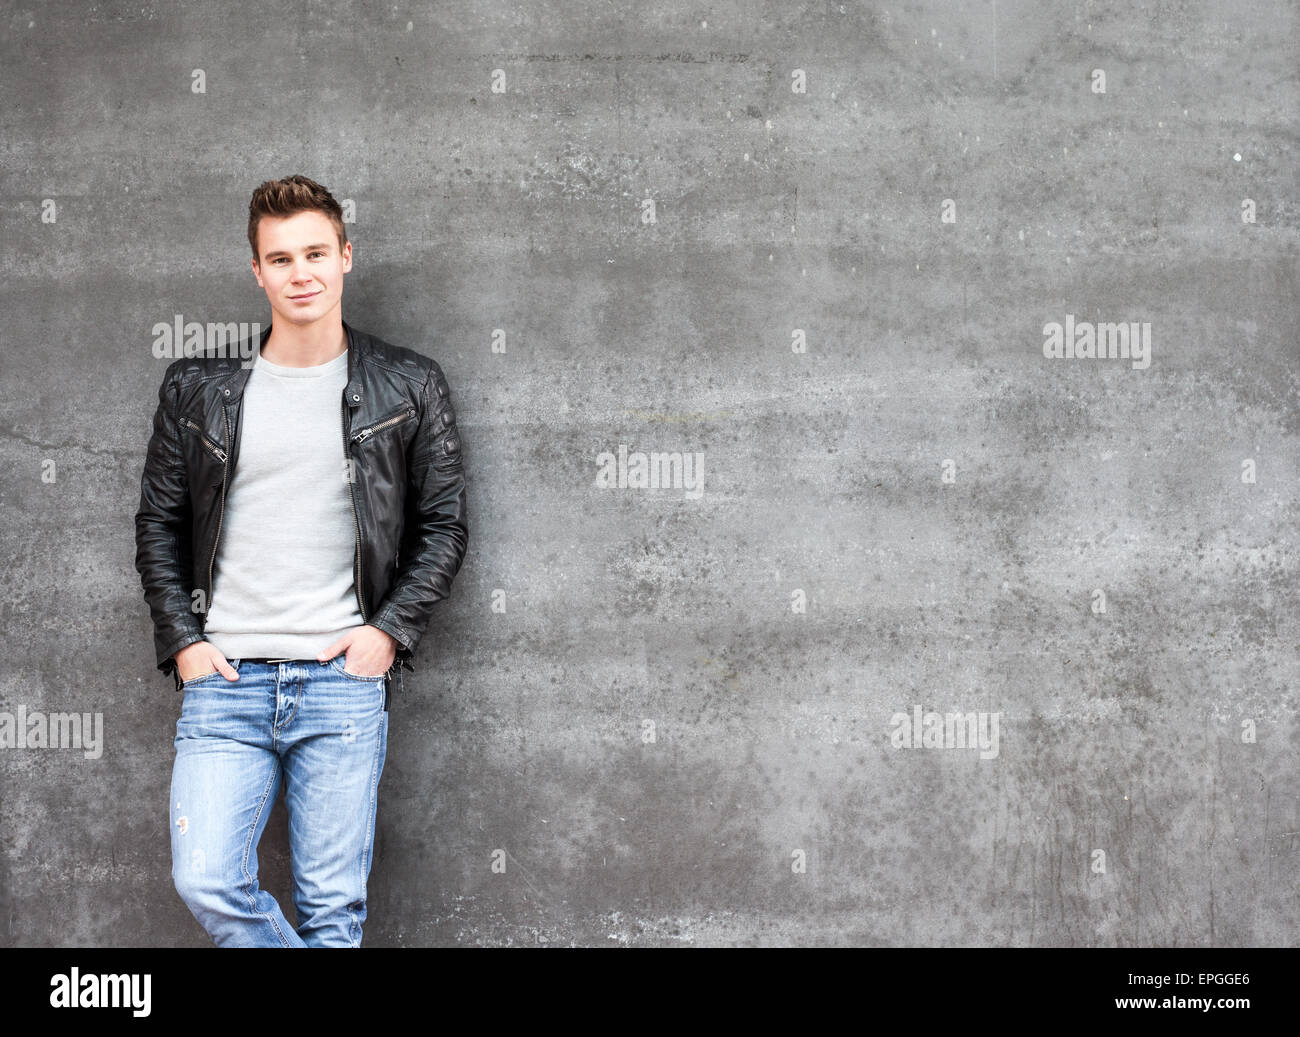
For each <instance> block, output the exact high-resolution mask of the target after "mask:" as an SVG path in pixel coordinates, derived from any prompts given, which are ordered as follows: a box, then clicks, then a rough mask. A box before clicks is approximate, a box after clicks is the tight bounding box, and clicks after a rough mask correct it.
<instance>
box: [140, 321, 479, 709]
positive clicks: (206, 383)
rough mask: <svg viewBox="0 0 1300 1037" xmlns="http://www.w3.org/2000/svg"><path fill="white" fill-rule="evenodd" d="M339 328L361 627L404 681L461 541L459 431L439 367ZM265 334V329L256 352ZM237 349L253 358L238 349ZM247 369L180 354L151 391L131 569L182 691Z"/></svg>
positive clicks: (165, 666) (160, 655) (235, 446)
mask: <svg viewBox="0 0 1300 1037" xmlns="http://www.w3.org/2000/svg"><path fill="white" fill-rule="evenodd" d="M343 328H344V330H345V331H346V332H347V336H348V383H347V387H346V388H345V389H344V392H343V398H342V402H341V405H342V408H343V448H344V452H345V455H346V456H347V457H349V458H351V459H352V462H353V466H354V468H353V480H352V482H351V484H350V486H349V490H350V492H351V495H352V506H353V512H354V515H355V517H356V529H357V549H356V554H355V556H354V558H353V563H352V575H353V580H354V582H355V585H356V591H357V603H358V605H359V607H360V610H361V616H362V619H363V621H364V622H366V623H368V624H370V625H371V626H376V627H378V628H379V629H380V630H384V631H386V632H387V633H389V634H391V635H392V636H393V637H394V638H396V640H397V642H398V648H397V655H396V658H395V659H394V660H393V665H392V666H391V667H390V668H389V675H390V677H391V675H392V674H393V672H394V670H396V671H398V675H399V676H400V670H401V668H402V667H403V666H404V667H405V668H406V669H408V670H411V671H414V670H415V666H414V665H413V663H412V662H411V656H412V654H413V653H414V651H415V648H416V645H417V644H418V643H419V640H420V637H421V635H422V634H423V633H424V628H425V626H426V624H427V623H428V621H429V618H430V615H431V614H432V612H433V606H434V605H435V604H436V603H437V602H439V601H441V600H442V599H443V598H446V597H447V595H448V594H449V593H450V591H451V582H452V579H453V578H454V577H455V575H456V573H457V572H458V571H459V569H460V564H461V561H462V560H463V559H464V557H465V547H466V545H467V544H468V542H469V525H468V521H467V516H466V502H465V475H464V469H463V466H462V463H461V449H460V436H459V434H458V433H457V431H456V414H455V411H454V410H453V409H452V405H451V393H450V390H449V389H448V387H447V380H446V378H444V377H443V374H442V369H441V368H440V367H439V366H438V365H437V363H435V362H434V361H433V360H431V359H430V358H429V357H426V356H423V355H421V354H419V353H416V352H415V351H414V350H410V349H404V348H402V347H400V346H393V345H389V344H388V343H387V342H384V341H383V340H382V339H379V338H375V337H374V336H373V335H367V334H366V333H365V332H363V331H359V330H357V329H355V328H352V327H349V326H348V324H347V322H346V321H344V322H343ZM270 333H271V329H270V328H267V329H266V330H265V331H264V332H263V333H262V337H261V342H260V343H259V344H258V348H259V349H260V348H261V345H262V344H264V343H265V342H266V340H267V337H268V336H269V335H270ZM232 352H233V350H232ZM243 355H251V353H250V352H249V351H248V350H247V347H246V344H245V348H244V350H243ZM251 370H252V368H251V367H245V366H243V362H242V361H241V359H240V356H238V355H236V356H231V357H215V358H214V357H194V358H184V359H180V360H175V361H173V362H172V363H171V365H170V366H169V367H168V368H167V373H166V375H165V376H164V377H163V382H162V386H161V387H160V388H159V390H158V410H157V411H156V413H155V414H154V418H153V435H152V437H151V438H150V440H149V449H148V453H147V455H146V459H145V466H144V474H143V476H142V477H141V479H140V508H139V510H138V511H137V512H136V516H135V543H136V556H135V566H136V568H137V569H138V570H139V572H140V579H141V582H142V583H143V585H144V598H145V601H146V602H148V604H149V611H150V613H151V614H152V617H153V624H154V649H155V653H156V655H157V665H158V669H159V670H161V671H162V672H163V673H164V674H167V673H171V674H173V676H174V677H175V679H176V688H177V690H180V687H181V680H180V674H179V673H178V672H177V670H176V663H175V661H174V660H173V658H172V656H174V655H175V654H176V653H177V652H178V651H180V649H182V648H184V647H185V646H186V645H188V644H191V643H193V642H195V641H201V640H203V626H204V621H205V619H206V614H207V603H208V602H210V601H211V600H212V567H213V563H214V562H215V561H216V553H217V543H218V539H219V537H220V535H221V519H222V511H223V509H224V507H225V503H226V492H227V490H228V489H229V487H230V481H231V479H232V478H233V477H234V474H235V466H236V464H237V463H238V461H239V435H240V427H241V418H242V415H243V394H244V386H245V385H246V384H247V382H248V376H249V373H250V372H251ZM304 533H306V534H308V535H309V534H310V531H309V530H305V531H304ZM200 591H201V592H202V593H199V592H200Z"/></svg>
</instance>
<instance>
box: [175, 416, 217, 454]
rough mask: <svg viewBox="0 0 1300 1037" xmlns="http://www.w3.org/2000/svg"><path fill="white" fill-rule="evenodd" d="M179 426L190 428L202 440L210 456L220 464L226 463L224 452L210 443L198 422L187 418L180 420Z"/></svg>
mask: <svg viewBox="0 0 1300 1037" xmlns="http://www.w3.org/2000/svg"><path fill="white" fill-rule="evenodd" d="M181 424H182V425H184V426H185V427H186V428H192V429H193V430H194V431H195V432H197V433H198V434H199V438H200V439H201V440H203V445H204V446H205V447H207V448H208V450H209V452H210V453H211V454H212V456H213V457H215V458H216V459H217V460H218V461H220V462H221V463H222V464H225V463H226V452H225V451H224V450H222V449H221V447H219V446H217V444H216V443H214V442H212V440H210V439H209V438H208V434H207V433H206V432H204V431H203V428H202V427H201V426H200V425H199V424H198V422H196V421H192V420H191V419H189V418H181Z"/></svg>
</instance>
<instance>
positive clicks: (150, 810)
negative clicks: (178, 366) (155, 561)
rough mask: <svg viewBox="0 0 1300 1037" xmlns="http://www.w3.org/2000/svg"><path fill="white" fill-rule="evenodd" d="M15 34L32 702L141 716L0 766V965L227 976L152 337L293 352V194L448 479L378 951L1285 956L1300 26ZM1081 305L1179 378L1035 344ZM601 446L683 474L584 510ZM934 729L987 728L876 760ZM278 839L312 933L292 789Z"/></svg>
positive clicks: (991, 13)
mask: <svg viewBox="0 0 1300 1037" xmlns="http://www.w3.org/2000/svg"><path fill="white" fill-rule="evenodd" d="M0 14H2V15H3V22H2V23H0V24H3V28H4V31H3V42H2V43H0V48H2V49H0V80H2V85H3V96H4V97H5V100H6V104H5V106H4V107H3V109H0V119H2V120H3V131H2V136H3V143H4V147H3V151H2V152H0V230H2V232H3V238H4V241H5V244H6V247H5V248H4V250H3V251H2V252H0V264H3V274H4V276H3V280H2V281H0V300H2V307H3V314H4V319H3V321H0V340H2V341H0V364H2V365H3V367H2V373H3V391H4V417H3V422H2V428H0V432H2V433H3V435H2V436H0V453H2V455H3V470H2V472H0V536H2V537H3V544H4V552H5V558H6V561H5V577H4V594H3V598H2V600H0V630H2V633H0V645H2V647H0V662H2V663H3V665H0V710H7V711H9V712H11V713H14V712H15V711H16V710H17V709H18V707H19V706H23V707H24V708H26V709H28V710H46V711H51V710H68V711H85V712H95V711H98V712H101V713H102V715H103V719H104V725H105V727H104V745H103V750H102V754H101V755H99V756H98V757H97V758H87V757H86V755H85V753H84V752H81V751H75V750H67V749H63V750H52V749H47V750H38V749H32V748H25V749H23V748H18V747H16V746H13V747H9V748H6V749H3V750H0V780H2V784H0V908H2V909H3V911H2V914H0V943H5V944H10V945H25V946H34V945H117V944H126V943H131V944H143V945H159V946H161V945H173V944H181V945H195V946H202V945H205V944H206V943H207V942H208V941H207V937H206V936H205V934H204V933H203V931H202V930H201V929H200V928H199V927H198V925H197V924H196V923H195V922H194V921H193V919H192V918H191V917H190V915H189V913H188V911H187V910H186V908H185V907H184V905H183V904H182V903H181V901H180V900H179V898H178V897H177V896H176V894H175V892H174V890H173V888H172V886H171V882H170V874H169V872H170V854H169V847H168V833H167V828H166V826H167V823H168V809H167V793H168V783H169V780H170V772H171V764H172V755H173V749H172V744H171V740H172V737H173V735H174V732H175V721H176V717H177V715H178V712H179V708H180V700H179V698H178V697H177V696H176V694H175V692H174V691H173V689H172V683H171V681H170V680H169V679H164V678H162V677H160V676H159V674H158V673H157V672H156V671H155V669H154V666H153V659H152V642H151V636H150V626H149V621H148V614H147V610H146V609H145V607H144V603H143V600H142V597H141V593H140V586H139V580H138V578H137V576H136V573H135V571H134V567H133V558H134V550H135V547H134V539H133V537H134V532H133V525H132V516H133V513H134V509H135V507H136V504H137V500H138V495H139V480H140V472H141V468H142V465H143V457H144V447H145V443H146V441H147V438H148V434H149V422H150V418H151V416H152V411H153V407H154V404H155V400H156V393H157V388H158V383H159V381H160V379H161V377H162V373H163V370H164V368H165V366H166V363H167V361H166V360H158V359H155V358H154V357H153V356H152V355H151V343H152V341H153V335H152V333H151V328H152V327H153V325H154V324H155V323H156V322H159V321H170V320H172V319H173V317H174V315H176V314H181V315H183V317H184V319H186V320H197V321H229V320H235V321H267V320H269V319H270V314H269V309H268V307H267V305H266V299H265V296H264V294H263V293H262V292H261V290H260V289H258V287H257V285H256V284H255V282H254V280H253V278H252V275H251V273H250V271H249V269H248V264H249V256H248V246H247V243H246V241H245V238H244V224H245V219H246V214H247V204H248V198H249V195H250V193H251V192H252V189H253V188H254V187H255V186H256V185H257V184H258V183H260V182H261V181H262V180H264V179H267V178H269V177H273V176H282V175H287V174H289V173H294V172H301V173H305V174H307V175H309V176H311V177H313V178H315V179H317V180H319V181H321V182H322V183H324V184H325V185H327V186H328V187H330V189H331V190H332V191H333V192H334V193H335V195H336V196H337V197H338V198H339V199H340V200H344V199H348V200H351V203H352V205H353V206H354V207H355V216H354V219H353V220H352V222H351V224H350V226H349V233H350V235H351V236H352V238H353V240H354V248H355V267H354V270H353V272H352V273H351V274H350V275H349V276H348V279H347V288H346V292H345V298H344V316H345V318H346V319H348V320H349V321H350V322H352V323H354V324H355V325H357V326H358V327H361V328H363V329H366V330H368V331H371V332H373V333H375V334H378V335H380V336H382V337H383V338H386V339H388V340H389V341H392V342H395V343H398V344H401V345H406V346H410V347H413V348H415V349H418V350H420V351H422V352H425V353H427V354H429V355H430V356H433V357H435V358H436V359H437V360H438V361H439V362H440V363H441V364H442V366H443V368H444V370H445V371H446V374H447V377H448V380H449V382H450V384H451V388H452V393H453V398H454V400H455V404H456V410H457V414H458V416H459V420H460V425H461V429H462V432H463V436H464V444H465V458H466V465H467V470H468V473H469V486H470V507H471V523H472V527H471V544H470V550H469V554H468V556H467V558H466V561H465V565H464V568H463V569H462V571H461V574H460V576H459V578H458V580H457V582H456V586H455V592H454V594H453V596H452V598H451V600H450V601H448V602H447V603H445V605H444V606H443V607H442V608H441V611H440V613H439V615H438V617H437V619H436V620H435V622H434V623H433V625H432V626H431V628H430V630H429V632H428V634H427V636H426V639H425V641H424V644H423V646H422V648H421V651H420V655H419V665H420V668H421V670H420V673H419V674H418V676H417V677H416V678H414V679H408V680H407V681H406V684H405V689H404V694H403V696H402V697H401V698H400V699H399V700H397V701H396V702H395V704H394V707H393V713H392V729H391V735H390V744H389V754H388V762H387V766H386V769H385V772H384V775H383V780H382V783H381V786H380V810H379V820H378V832H377V850H376V859H375V864H374V870H373V872H372V876H371V898H370V921H369V923H368V927H367V932H366V942H367V944H368V945H374V946H385V945H387V946H391V945H402V946H414V945H426V944H439V945H454V944H492V945H497V944H515V945H520V944H524V945H532V944H550V945H557V944H560V945H567V944H570V943H573V944H581V945H588V944H589V945H599V946H612V945H625V944H634V945H635V944H663V945H711V944H845V943H855V944H857V943H860V944H870V945H902V944H927V945H928V944H957V945H1017V946H1018V945H1106V946H1112V945H1134V944H1138V945H1174V944H1177V945H1245V944H1287V945H1293V944H1295V943H1297V936H1298V933H1300V899H1298V896H1297V879H1296V875H1297V871H1296V866H1297V861H1300V856H1298V855H1300V835H1297V832H1300V800H1298V796H1300V786H1298V785H1297V778H1298V777H1300V773H1298V772H1300V767H1298V766H1297V764H1298V762H1300V761H1298V758H1297V757H1298V751H1297V735H1298V734H1300V732H1298V731H1297V724H1296V703H1297V676H1298V674H1300V668H1298V667H1297V647H1298V644H1300V639H1298V636H1297V635H1298V633H1300V627H1298V624H1297V603H1298V599H1300V581H1298V580H1297V559H1296V520H1297V517H1298V516H1300V497H1298V494H1297V485H1298V484H1297V467H1298V464H1297V462H1298V461H1300V407H1298V406H1297V403H1298V395H1300V376H1298V373H1297V367H1298V365H1297V359H1298V355H1300V349H1298V346H1297V337H1296V327H1297V316H1298V315H1300V314H1298V310H1300V307H1298V306H1297V245H1298V243H1300V242H1298V238H1297V230H1298V226H1300V215H1298V213H1300V210H1298V208H1297V175H1296V171H1297V157H1298V156H1297V133H1296V123H1295V116H1296V111H1297V94H1298V92H1300V91H1298V89H1297V87H1298V85H1300V78H1298V76H1297V71H1296V69H1297V56H1298V54H1300V46H1298V45H1297V44H1298V42H1300V41H1298V38H1297V9H1296V7H1295V5H1294V4H1292V3H1286V2H1261V3H1236V2H1229V0H1213V2H1191V0H1189V2H1174V0H1170V2H1161V3H1153V4H1146V5H1131V4H1124V3H1119V2H1117V0H1108V2H1098V3H1085V2H1077V3H1070V2H1063V0H1058V2H1029V0H998V2H997V3H993V2H992V0H980V2H975V0H972V2H952V3H939V2H933V0H922V2H911V3H898V2H883V3H864V2H859V0H846V2H844V3H837V2H827V3H806V4H795V3H778V2H768V3H753V4H746V3H740V2H728V0H724V2H722V3H712V4H706V5H693V4H686V3H680V2H668V3H656V4H645V5H634V4H615V3H602V2H595V0H592V2H569V3H546V4H528V3H502V2H475V3H468V2H457V3H438V4H430V3H402V4H396V5H394V4H363V3H360V2H353V3H324V2H323V3H313V4H296V3H275V2H272V3H266V4H257V5H253V4H249V5H229V4H219V3H204V4H197V3H196V4H184V5H173V4H165V3H156V2H149V0H138V2H136V3H131V4H127V3H101V4H96V5H90V4H82V3H50V4H42V3H14V2H6V3H4V4H3V5H2V7H0ZM195 70H202V75H203V83H202V86H203V92H195V90H196V79H195V78H194V77H195ZM496 70H500V72H496ZM800 70H802V73H801V72H800ZM1094 70H1101V72H1102V73H1104V83H1103V82H1102V81H1101V80H1100V79H1099V78H1098V77H1097V75H1096V74H1095V73H1094ZM801 75H802V77H803V79H802V84H801V82H800V76H801ZM494 85H495V86H496V87H497V90H496V91H494ZM801 85H802V86H803V90H802V91H800V90H799V87H800V86H801ZM1102 87H1104V92H1103V90H1102V89H1100V88H1102ZM1247 199H1249V200H1250V201H1251V202H1253V207H1254V221H1253V222H1249V215H1250V213H1249V211H1248V210H1249V208H1250V207H1249V206H1248V205H1246V206H1245V208H1243V206H1244V205H1245V201H1246V200H1247ZM47 200H48V201H47ZM945 200H951V202H952V205H951V206H945ZM51 207H52V208H51ZM51 212H52V213H53V216H54V219H53V221H52V222H51V221H50V219H49V216H50V214H51ZM945 216H947V217H948V218H949V219H950V220H952V222H945ZM1067 314H1068V315H1072V317H1073V319H1074V320H1075V321H1077V322H1084V321H1088V322H1119V321H1124V322H1130V321H1131V322H1138V324H1139V325H1141V324H1149V325H1150V337H1151V353H1150V362H1149V366H1145V367H1142V366H1135V365H1134V363H1133V362H1132V361H1131V360H1124V359H1118V358H1117V359H1109V358H1108V359H1077V358H1076V359H1068V358H1060V359H1057V358H1049V357H1047V356H1045V355H1044V343H1045V339H1046V336H1045V333H1044V326H1045V325H1047V324H1049V323H1050V322H1060V323H1062V324H1063V323H1064V322H1065V321H1066V318H1067ZM494 341H496V342H498V343H502V342H503V343H504V351H500V350H498V351H495V352H494V349H493V343H494ZM801 343H802V351H799V349H800V346H801ZM620 444H625V445H626V446H627V448H628V450H630V451H645V452H649V451H684V452H690V453H694V452H697V451H698V452H700V454H701V456H702V463H703V492H702V493H700V494H698V495H695V494H693V493H692V492H689V491H688V490H686V489H684V488H675V489H674V488H670V489H659V490H654V489H637V488H618V487H613V488H602V487H601V486H599V485H597V475H598V462H597V458H598V455H599V454H600V453H601V452H603V451H613V452H617V450H618V449H619V445H620ZM49 462H53V469H52V473H53V480H52V481H46V479H48V478H49V475H48V474H46V476H45V478H43V473H50V472H51V468H50V466H49ZM1252 474H1253V481H1250V479H1251V476H1252ZM494 602H495V603H497V609H496V610H494ZM1103 606H1104V611H1103V610H1102V609H1103ZM502 609H503V610H502ZM916 707H919V708H920V712H921V726H922V729H923V730H924V729H925V727H926V718H925V714H926V713H929V712H934V713H938V714H945V713H955V712H961V713H963V714H965V713H968V712H969V713H975V714H983V715H984V719H985V720H986V721H987V723H988V724H989V726H988V727H987V728H986V729H985V733H986V734H987V735H989V736H990V737H989V742H988V747H987V748H986V749H985V750H984V751H981V750H980V749H979V748H978V747H977V748H975V749H970V748H962V747H957V746H953V747H947V746H946V745H942V746H940V747H927V746H926V745H924V744H923V745H921V746H920V747H917V748H906V747H896V746H897V745H898V743H901V742H902V741H903V737H904V732H907V733H909V734H910V732H911V729H912V726H911V725H912V721H911V719H910V717H911V715H912V712H913V710H914V708H916ZM897 714H903V715H905V716H907V717H908V718H909V719H908V720H907V722H906V723H903V722H896V715H897ZM995 716H996V718H997V723H998V728H997V732H998V739H997V742H996V744H994V743H993V742H992V739H991V735H992V731H993V728H992V726H991V725H992V723H993V718H994V717H995ZM986 757H987V758H986ZM498 851H501V852H499V853H498ZM261 855H262V861H263V876H262V877H263V883H264V885H266V886H267V887H268V888H269V889H270V890H271V891H272V892H274V893H275V894H277V896H278V897H279V898H280V900H281V903H282V904H283V905H285V907H286V910H290V911H291V910H292V908H291V906H290V903H289V899H288V876H289V870H288V867H289V862H288V846H287V834H286V829H285V817H284V813H283V805H282V803H281V804H280V805H278V806H277V807H276V810H275V813H274V814H273V816H272V819H271V824H270V828H269V830H268V832H267V835H266V837H265V839H264V840H263V844H262V851H261ZM494 855H495V858H496V859H499V860H504V861H505V870H504V872H501V871H499V870H498V871H494V870H493V860H494Z"/></svg>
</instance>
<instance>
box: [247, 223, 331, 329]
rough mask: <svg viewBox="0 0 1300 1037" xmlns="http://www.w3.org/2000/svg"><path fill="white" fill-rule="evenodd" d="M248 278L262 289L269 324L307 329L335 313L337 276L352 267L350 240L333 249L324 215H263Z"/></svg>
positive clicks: (328, 225)
mask: <svg viewBox="0 0 1300 1037" xmlns="http://www.w3.org/2000/svg"><path fill="white" fill-rule="evenodd" d="M257 250H258V253H259V254H260V256H261V260H262V261H261V263H260V264H259V263H258V262H257V260H253V276H254V277H256V278H257V283H258V284H259V285H261V286H262V288H263V289H264V290H265V291H266V297H267V299H268V300H269V301H270V303H271V309H272V311H273V312H274V317H273V318H272V320H273V322H274V321H276V320H284V321H287V322H289V323H291V324H298V325H308V324H312V323H314V322H316V321H318V320H320V319H321V318H323V317H326V316H328V315H329V314H331V313H332V312H333V311H334V310H336V309H338V307H339V304H340V302H341V301H342V298H343V275H344V274H346V273H347V272H348V271H349V270H351V269H352V242H350V241H349V242H348V243H347V245H345V246H344V247H343V250H342V251H340V250H339V239H338V234H337V233H336V231H335V230H334V224H333V223H331V222H330V220H329V218H328V217H326V216H325V214H324V213H320V212H314V211H312V212H298V213H294V214H293V215H292V216H285V217H283V218H280V217H275V216H263V217H262V219H261V220H260V221H259V222H258V224H257Z"/></svg>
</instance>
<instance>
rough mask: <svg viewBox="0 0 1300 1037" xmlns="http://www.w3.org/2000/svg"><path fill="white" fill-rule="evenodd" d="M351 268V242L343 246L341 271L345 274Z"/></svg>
mask: <svg viewBox="0 0 1300 1037" xmlns="http://www.w3.org/2000/svg"><path fill="white" fill-rule="evenodd" d="M351 269H352V242H350V241H349V242H348V243H347V244H346V245H344V246H343V272H344V273H345V274H346V273H348V271H350V270H351Z"/></svg>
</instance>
